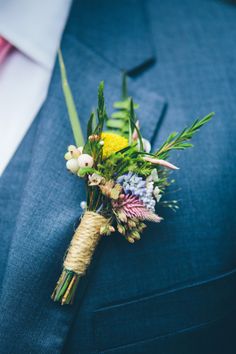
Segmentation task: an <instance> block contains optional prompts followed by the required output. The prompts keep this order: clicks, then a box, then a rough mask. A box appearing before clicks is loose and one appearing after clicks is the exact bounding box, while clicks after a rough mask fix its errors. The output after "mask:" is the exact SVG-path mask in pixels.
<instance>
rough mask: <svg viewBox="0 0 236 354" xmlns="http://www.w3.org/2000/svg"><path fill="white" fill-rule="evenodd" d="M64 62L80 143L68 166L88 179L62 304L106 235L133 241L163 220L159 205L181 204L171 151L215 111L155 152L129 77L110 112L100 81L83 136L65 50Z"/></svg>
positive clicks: (185, 144)
mask: <svg viewBox="0 0 236 354" xmlns="http://www.w3.org/2000/svg"><path fill="white" fill-rule="evenodd" d="M59 63H60V68H61V76H62V87H63V90H64V95H65V101H66V104H67V108H68V113H69V118H70V122H71V126H72V130H73V134H74V139H75V145H70V146H69V147H68V151H67V152H66V153H65V159H66V167H67V169H68V170H69V171H70V172H71V173H72V174H74V175H75V176H77V178H83V179H84V182H85V187H86V191H87V201H86V202H82V204H81V205H82V207H83V209H84V212H83V215H82V217H81V220H80V224H79V226H78V227H77V229H76V230H75V233H74V235H73V237H72V240H71V243H70V245H69V248H68V250H67V252H66V255H65V258H64V262H63V270H62V274H61V276H60V278H59V280H58V282H57V285H56V288H55V290H54V292H53V294H52V299H53V300H54V301H60V302H61V304H62V305H63V304H71V303H72V302H73V299H74V296H75V292H76V288H77V285H78V282H79V279H80V278H81V277H82V276H84V275H85V273H86V270H87V268H88V267H89V265H90V263H91V260H92V257H93V254H94V252H95V249H96V246H97V244H98V242H99V240H100V239H101V237H103V236H107V235H110V234H112V233H113V232H115V231H118V232H119V233H120V234H121V237H123V238H124V239H126V240H127V241H128V242H130V243H132V244H133V243H135V242H136V241H138V240H139V239H140V237H141V235H142V232H143V230H144V229H145V227H147V225H146V223H147V222H156V223H159V222H160V221H161V220H162V217H161V216H160V215H158V206H159V205H161V204H163V205H164V206H167V207H169V208H172V209H174V210H176V209H177V208H178V205H177V202H176V201H175V200H174V201H165V200H164V195H165V191H166V188H167V187H168V186H169V185H170V183H172V182H173V181H170V180H169V172H170V170H177V169H178V167H176V166H175V165H174V164H172V163H170V162H169V161H168V158H169V153H170V152H171V151H172V150H185V149H187V148H189V147H192V144H191V142H190V140H191V139H192V137H193V135H194V134H195V133H196V132H197V131H198V130H199V129H200V128H201V127H202V126H203V125H204V124H206V123H207V122H209V120H210V119H211V118H212V116H213V113H210V114H208V115H207V116H206V117H204V118H202V119H197V120H195V121H194V122H193V124H192V125H191V126H190V127H188V128H185V129H184V130H183V131H182V132H181V133H176V132H174V133H171V134H170V135H169V136H168V137H167V139H166V141H165V142H164V143H163V144H162V145H161V146H160V147H159V149H158V150H156V151H152V150H151V145H150V143H149V142H148V141H147V140H146V139H145V137H143V136H142V133H141V131H142V127H141V126H139V122H138V119H137V115H136V110H137V108H138V105H137V104H135V103H134V102H133V99H132V98H131V97H128V96H127V89H126V80H125V77H124V79H123V85H122V86H123V95H122V99H121V100H120V101H118V102H115V103H114V105H113V107H114V109H115V112H114V113H113V114H112V115H111V116H108V114H107V112H106V107H105V100H104V83H103V82H101V83H100V85H99V88H98V105H97V110H96V112H92V113H91V116H90V118H89V120H88V124H87V138H86V140H85V141H84V138H83V134H82V131H81V126H80V122H79V118H78V115H77V112H76V109H75V104H74V101H73V97H72V93H71V90H70V88H69V85H68V81H67V75H66V70H65V66H64V63H63V59H62V56H61V53H59Z"/></svg>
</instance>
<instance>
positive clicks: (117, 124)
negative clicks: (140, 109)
mask: <svg viewBox="0 0 236 354" xmlns="http://www.w3.org/2000/svg"><path fill="white" fill-rule="evenodd" d="M107 127H108V128H116V129H121V128H123V121H121V120H118V119H116V120H112V119H108V121H107Z"/></svg>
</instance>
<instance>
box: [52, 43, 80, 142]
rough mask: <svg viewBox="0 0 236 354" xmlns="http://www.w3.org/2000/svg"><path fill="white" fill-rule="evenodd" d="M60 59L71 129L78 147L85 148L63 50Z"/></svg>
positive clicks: (59, 53) (59, 55) (59, 54)
mask: <svg viewBox="0 0 236 354" xmlns="http://www.w3.org/2000/svg"><path fill="white" fill-rule="evenodd" d="M58 58H59V65H60V70H61V82H62V89H63V93H64V97H65V101H66V106H67V110H68V115H69V118H70V123H71V128H72V131H73V135H74V139H75V143H76V145H77V146H83V145H84V137H83V133H82V129H81V125H80V120H79V117H78V114H77V110H76V106H75V102H74V99H73V95H72V92H71V89H70V86H69V83H68V79H67V73H66V68H65V64H64V61H63V57H62V53H61V50H59V52H58Z"/></svg>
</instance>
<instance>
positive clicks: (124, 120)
mask: <svg viewBox="0 0 236 354" xmlns="http://www.w3.org/2000/svg"><path fill="white" fill-rule="evenodd" d="M121 96H122V99H121V101H117V102H115V103H114V104H113V107H114V108H115V109H116V111H115V112H114V113H112V115H111V117H109V118H107V121H106V126H107V130H108V131H112V132H114V133H117V134H120V135H122V136H124V137H126V138H129V141H130V142H131V137H132V132H133V130H134V125H131V119H133V121H134V122H135V121H136V117H135V114H134V110H135V109H138V107H139V106H138V105H137V104H134V103H133V100H132V98H131V97H128V90H127V78H126V75H125V74H124V75H123V79H122V93H121ZM131 110H133V112H131Z"/></svg>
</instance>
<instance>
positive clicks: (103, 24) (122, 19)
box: [68, 0, 155, 72]
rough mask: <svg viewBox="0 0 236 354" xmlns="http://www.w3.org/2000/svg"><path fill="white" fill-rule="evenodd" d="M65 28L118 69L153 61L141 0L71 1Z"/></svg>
mask: <svg viewBox="0 0 236 354" xmlns="http://www.w3.org/2000/svg"><path fill="white" fill-rule="evenodd" d="M72 14H73V16H72V17H71V19H70V21H69V23H68V32H70V33H73V34H75V35H76V37H77V38H79V40H80V41H81V42H83V43H84V44H86V45H87V46H88V47H90V48H91V49H93V50H94V51H95V52H96V53H98V54H99V55H100V56H101V57H103V58H105V59H106V60H107V61H108V62H110V63H111V64H112V65H114V66H116V67H117V68H119V69H120V70H122V71H127V72H133V71H136V70H138V69H141V70H142V68H146V67H147V66H148V65H150V64H152V63H153V62H154V61H155V51H154V47H153V44H152V38H151V34H150V29H149V21H148V17H147V11H146V2H145V0H113V1H110V0H86V1H83V0H81V1H75V2H74V4H73V9H72Z"/></svg>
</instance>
